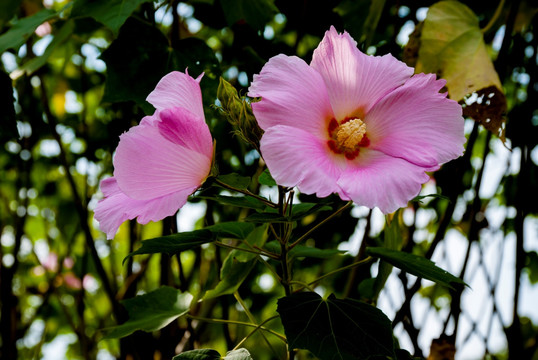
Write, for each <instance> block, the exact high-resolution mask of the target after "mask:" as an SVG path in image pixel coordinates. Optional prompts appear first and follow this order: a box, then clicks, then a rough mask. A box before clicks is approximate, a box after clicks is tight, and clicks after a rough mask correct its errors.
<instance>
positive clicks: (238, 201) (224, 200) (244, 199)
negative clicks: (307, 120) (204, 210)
mask: <svg viewBox="0 0 538 360" xmlns="http://www.w3.org/2000/svg"><path fill="white" fill-rule="evenodd" d="M197 198H199V199H206V200H214V201H216V202H218V203H219V204H223V205H231V206H237V207H244V208H248V209H255V210H264V209H265V208H266V205H265V204H264V203H263V202H261V201H260V200H258V199H255V198H253V197H251V196H227V195H215V196H197Z"/></svg>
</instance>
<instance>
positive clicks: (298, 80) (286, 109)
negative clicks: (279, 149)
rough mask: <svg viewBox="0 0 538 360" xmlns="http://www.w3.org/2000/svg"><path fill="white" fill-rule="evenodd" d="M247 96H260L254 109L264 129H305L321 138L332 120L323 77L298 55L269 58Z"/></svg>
mask: <svg viewBox="0 0 538 360" xmlns="http://www.w3.org/2000/svg"><path fill="white" fill-rule="evenodd" d="M248 96H250V97H259V96H261V97H262V99H261V101H259V102H253V103H252V110H253V111H254V115H255V116H256V119H257V121H258V124H259V125H260V127H261V128H262V129H264V130H267V129H269V128H270V127H271V126H274V125H287V126H293V127H297V128H301V129H304V130H306V131H308V132H310V133H312V134H315V135H318V136H320V137H322V136H326V132H327V129H326V126H327V124H328V121H329V120H330V119H332V118H333V113H332V109H331V105H330V103H329V97H328V95H327V90H326V89H325V84H324V83H323V79H322V78H321V76H320V75H319V74H318V73H317V72H316V71H315V70H314V69H312V68H311V67H310V66H308V64H307V63H305V62H304V61H303V60H301V59H299V58H298V57H296V56H286V55H282V54H281V55H277V56H275V57H272V58H271V59H269V61H268V62H267V64H265V65H264V67H263V68H262V71H261V73H260V74H259V75H254V81H253V82H252V84H251V85H250V87H249V92H248Z"/></svg>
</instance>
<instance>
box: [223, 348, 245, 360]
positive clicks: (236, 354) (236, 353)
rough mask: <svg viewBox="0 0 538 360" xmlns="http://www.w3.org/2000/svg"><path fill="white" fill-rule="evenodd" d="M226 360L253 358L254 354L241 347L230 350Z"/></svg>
mask: <svg viewBox="0 0 538 360" xmlns="http://www.w3.org/2000/svg"><path fill="white" fill-rule="evenodd" d="M224 360H252V356H250V353H249V352H248V350H247V349H245V348H241V349H237V350H232V351H228V352H227V353H226V356H225V357H224Z"/></svg>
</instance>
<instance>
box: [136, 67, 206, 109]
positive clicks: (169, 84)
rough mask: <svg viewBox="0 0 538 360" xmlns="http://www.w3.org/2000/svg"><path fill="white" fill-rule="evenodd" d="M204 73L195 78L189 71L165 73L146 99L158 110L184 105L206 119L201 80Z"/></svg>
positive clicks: (183, 106)
mask: <svg viewBox="0 0 538 360" xmlns="http://www.w3.org/2000/svg"><path fill="white" fill-rule="evenodd" d="M202 76H203V74H201V75H200V76H199V77H198V78H197V79H193V78H192V77H190V76H189V74H188V73H185V74H184V73H182V72H179V71H173V72H171V73H169V74H167V75H165V76H164V77H163V78H162V79H161V80H160V81H159V83H158V84H157V86H156V87H155V90H153V91H152V92H151V93H150V94H149V95H148V97H147V98H146V100H147V101H148V102H149V103H150V104H152V105H153V106H155V108H156V109H157V110H163V109H168V108H172V107H182V108H185V109H187V110H189V111H190V112H191V113H193V114H194V115H195V116H196V117H197V118H198V119H204V107H203V104H202V92H201V90H200V80H201V79H202Z"/></svg>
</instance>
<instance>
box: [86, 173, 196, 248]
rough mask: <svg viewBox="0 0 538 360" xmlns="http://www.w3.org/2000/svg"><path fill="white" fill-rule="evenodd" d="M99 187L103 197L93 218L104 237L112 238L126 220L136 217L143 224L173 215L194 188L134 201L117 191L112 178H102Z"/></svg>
mask: <svg viewBox="0 0 538 360" xmlns="http://www.w3.org/2000/svg"><path fill="white" fill-rule="evenodd" d="M100 187H101V191H102V192H103V194H104V195H105V198H104V199H102V200H100V201H99V203H98V204H97V207H96V208H95V220H97V221H98V222H99V228H100V229H101V230H102V231H103V232H105V233H106V234H107V239H113V238H114V235H116V232H117V231H118V228H119V227H120V225H121V224H122V223H123V222H124V221H126V220H132V219H134V218H136V217H138V219H137V221H138V223H140V224H147V223H148V222H150V221H159V220H162V219H164V218H165V217H167V216H172V215H174V213H175V212H176V211H177V210H178V209H179V208H180V207H182V206H183V205H184V204H185V203H186V202H187V198H188V196H189V195H190V194H191V193H193V192H194V191H195V190H196V188H191V189H185V190H183V191H178V192H175V193H172V194H170V195H167V196H162V197H159V198H156V199H150V200H135V199H131V198H130V197H128V196H127V195H125V194H124V193H123V192H122V191H121V190H120V188H119V186H118V183H117V181H116V179H115V178H107V179H104V180H102V181H101V184H100Z"/></svg>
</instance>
